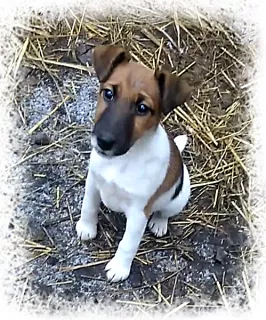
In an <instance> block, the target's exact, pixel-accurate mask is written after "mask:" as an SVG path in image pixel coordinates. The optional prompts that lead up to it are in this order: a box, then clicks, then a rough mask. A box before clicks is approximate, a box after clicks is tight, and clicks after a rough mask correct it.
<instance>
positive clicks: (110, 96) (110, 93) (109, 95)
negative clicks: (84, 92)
mask: <svg viewBox="0 0 266 320" xmlns="http://www.w3.org/2000/svg"><path fill="white" fill-rule="evenodd" d="M103 96H104V98H105V99H106V100H113V98H114V93H113V91H112V90H111V89H104V90H103Z"/></svg>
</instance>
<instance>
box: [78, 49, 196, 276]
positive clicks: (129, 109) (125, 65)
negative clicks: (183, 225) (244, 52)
mask: <svg viewBox="0 0 266 320" xmlns="http://www.w3.org/2000/svg"><path fill="white" fill-rule="evenodd" d="M93 65H94V69H95V72H96V75H97V77H98V79H99V82H100V92H99V96H98V104H97V110H96V117H95V125H94V129H93V133H92V138H91V143H92V152H91V157H90V165H89V172H88V176H87V180H86V187H85V196H84V200H83V204H82V209H81V217H80V220H79V221H78V223H77V225H76V231H77V234H78V237H79V238H80V239H81V240H88V239H93V238H95V237H96V234H97V223H98V210H99V206H100V202H101V201H102V202H103V203H104V204H105V206H106V207H107V208H109V209H111V210H113V211H116V212H123V213H124V214H125V216H126V218H127V223H126V230H125V233H124V236H123V238H122V240H121V241H120V243H119V246H118V249H117V251H116V253H115V256H114V257H113V258H112V259H111V260H110V261H109V263H108V264H107V265H106V268H105V270H106V271H107V278H108V280H110V281H113V282H116V281H121V280H124V279H126V278H127V277H128V276H129V273H130V269H131V264H132V261H133V259H134V257H135V255H136V253H137V250H138V247H139V244H140V242H141V239H142V237H143V234H144V231H145V228H146V226H147V224H148V226H149V228H150V230H151V231H152V232H153V233H154V234H155V235H156V236H163V235H164V234H166V232H167V224H168V218H169V217H172V216H174V215H176V214H178V213H179V212H180V211H181V210H182V209H183V208H184V206H185V205H186V204H187V202H188V199H189V197H190V178H189V174H188V170H187V168H186V166H185V164H184V163H183V161H182V157H181V153H182V151H183V149H184V147H185V145H186V142H187V137H186V136H185V135H184V136H178V137H176V138H175V139H174V140H172V139H171V138H170V137H169V136H168V134H167V132H166V131H165V129H164V128H163V127H162V125H161V124H160V119H161V116H162V114H164V115H166V114H168V113H169V112H170V111H171V110H173V109H174V108H175V107H176V106H178V105H181V104H182V103H184V102H185V100H186V99H187V97H188V95H189V93H190V88H189V86H188V85H187V84H186V83H185V82H184V81H182V80H180V79H179V78H178V77H177V76H176V75H173V74H171V73H168V72H166V71H162V70H160V71H158V70H157V71H153V70H151V69H148V68H147V67H145V66H143V65H141V64H139V63H136V62H132V61H130V55H129V54H128V52H127V51H126V50H125V49H124V48H122V47H118V46H107V45H103V46H98V47H96V48H95V49H94V51H93ZM149 218H150V221H149V223H148V220H149Z"/></svg>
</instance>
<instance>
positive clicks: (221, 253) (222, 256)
mask: <svg viewBox="0 0 266 320" xmlns="http://www.w3.org/2000/svg"><path fill="white" fill-rule="evenodd" d="M226 258H227V253H226V251H225V250H224V249H223V248H221V247H220V248H218V249H217V252H216V255H215V260H216V261H218V262H220V263H221V264H225V260H226Z"/></svg>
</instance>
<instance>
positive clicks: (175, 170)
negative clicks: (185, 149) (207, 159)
mask: <svg viewBox="0 0 266 320" xmlns="http://www.w3.org/2000/svg"><path fill="white" fill-rule="evenodd" d="M168 139H169V144H170V161H169V165H168V169H167V172H166V175H165V178H164V181H163V182H162V184H161V185H160V186H159V188H158V189H157V190H156V191H155V193H154V194H153V195H152V196H151V198H150V199H149V201H148V203H147V205H146V206H145V208H144V213H145V215H146V216H147V217H150V215H151V214H152V212H151V210H152V206H153V204H154V202H155V201H156V200H157V199H158V198H159V197H160V196H161V195H162V194H164V193H165V192H167V191H168V190H169V189H171V188H172V187H173V185H174V184H175V183H176V181H177V180H178V178H179V177H180V174H181V171H182V166H183V161H182V157H181V154H180V152H179V150H178V148H177V146H176V144H175V142H174V140H173V139H172V138H170V137H169V136H168Z"/></svg>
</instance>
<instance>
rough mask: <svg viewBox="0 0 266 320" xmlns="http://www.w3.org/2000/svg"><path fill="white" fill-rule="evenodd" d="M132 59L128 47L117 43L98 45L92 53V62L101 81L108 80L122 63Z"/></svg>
mask: <svg viewBox="0 0 266 320" xmlns="http://www.w3.org/2000/svg"><path fill="white" fill-rule="evenodd" d="M130 59H131V57H130V54H129V52H128V51H127V50H126V49H124V48H122V47H119V46H115V45H100V46H97V47H95V48H94V49H93V53H92V64H93V67H94V70H95V72H96V75H97V77H98V79H99V81H100V82H104V81H106V80H107V79H108V78H109V76H110V75H111V73H112V72H113V70H114V68H116V67H117V66H118V65H119V64H120V63H122V62H128V61H129V60H130Z"/></svg>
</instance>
